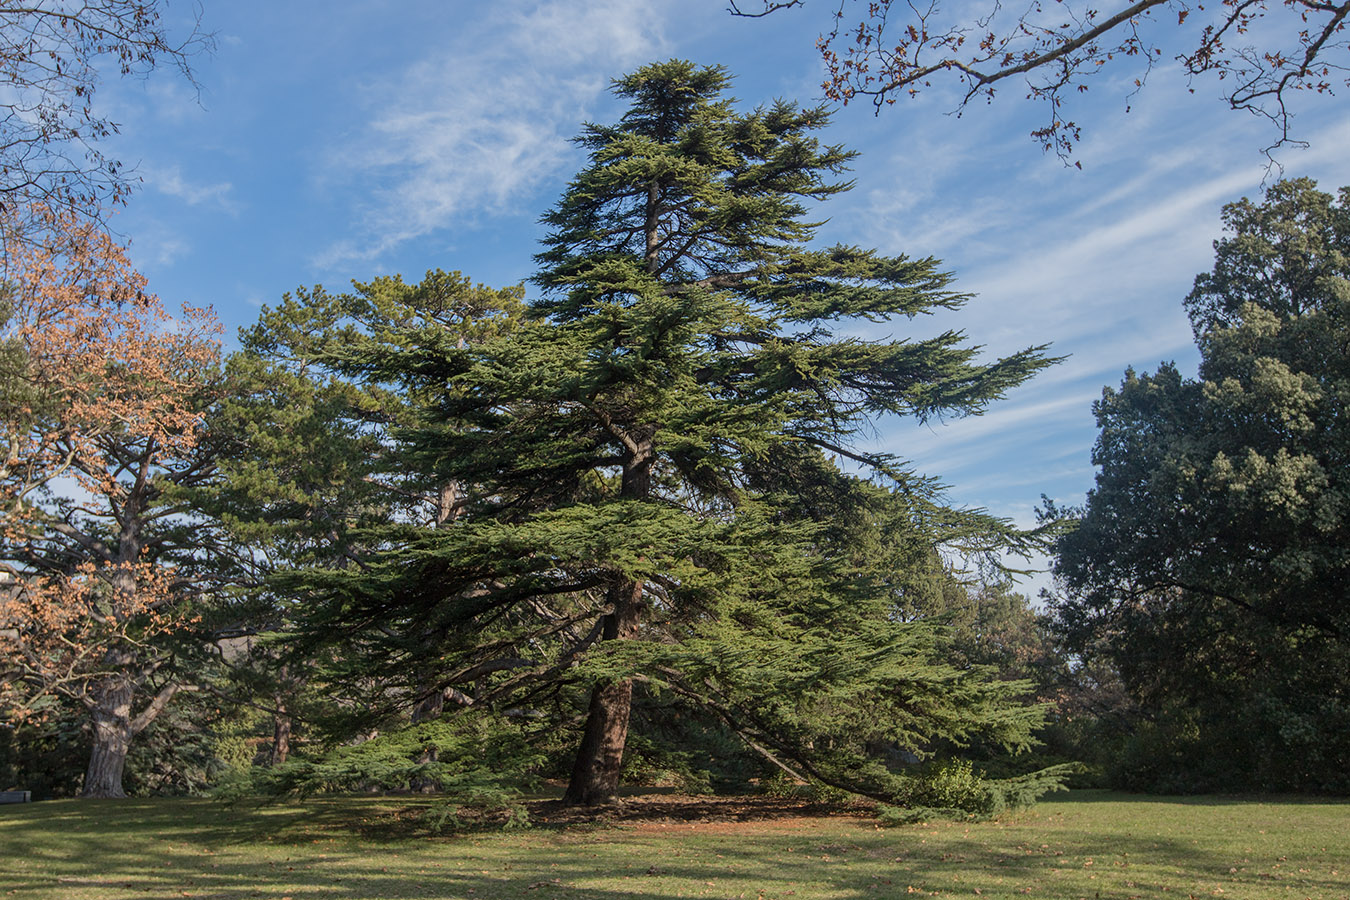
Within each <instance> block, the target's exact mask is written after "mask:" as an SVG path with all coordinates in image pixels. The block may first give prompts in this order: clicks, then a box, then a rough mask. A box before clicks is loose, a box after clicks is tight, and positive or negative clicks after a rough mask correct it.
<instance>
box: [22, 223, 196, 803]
mask: <svg viewBox="0 0 1350 900" xmlns="http://www.w3.org/2000/svg"><path fill="white" fill-rule="evenodd" d="M43 234H45V235H46V236H47V239H48V241H49V243H48V245H47V246H45V247H40V246H35V245H33V244H30V243H24V244H20V245H17V246H15V247H12V248H11V251H10V253H9V254H8V255H7V256H6V257H5V264H6V267H7V271H6V282H5V283H6V285H7V290H8V299H9V303H10V307H11V310H10V318H9V320H8V322H7V323H6V326H5V328H6V333H5V336H4V337H5V342H6V347H7V348H8V349H7V353H8V356H7V361H8V364H9V366H10V371H9V372H8V373H7V374H8V376H9V377H8V379H7V380H6V387H5V392H4V398H3V399H4V405H5V408H4V410H3V423H4V429H5V431H4V447H3V451H4V462H3V466H0V509H3V513H4V519H3V532H0V557H3V558H4V559H5V560H7V561H8V563H9V565H8V566H7V567H6V568H5V571H6V574H7V579H6V582H5V595H4V598H3V602H2V603H0V647H3V651H4V657H3V658H4V668H5V674H4V681H3V697H2V700H3V706H4V711H5V713H6V716H7V717H18V718H19V719H22V718H23V717H26V716H30V715H40V714H41V713H42V711H43V710H44V709H45V708H47V707H48V706H49V705H50V704H51V702H52V698H54V697H57V696H60V697H64V698H66V699H68V700H70V701H73V702H75V703H78V704H79V705H81V706H82V707H83V708H84V709H85V711H86V712H87V715H88V723H89V727H90V729H91V738H92V753H91V757H90V762H89V768H88V772H87V774H86V776H85V782H84V793H85V795H86V796H92V797H105V796H121V795H122V784H121V778H122V769H123V766H124V764H125V759H126V754H127V750H128V747H129V745H130V742H131V739H132V737H133V736H134V735H135V734H136V733H137V732H139V731H141V730H143V729H144V728H145V727H146V726H147V725H149V724H150V723H151V722H152V721H153V720H154V719H155V718H156V717H157V716H158V715H159V714H160V713H161V712H162V711H163V709H164V707H165V705H166V704H167V703H168V702H169V700H170V698H171V697H172V696H173V694H174V693H175V692H176V690H178V688H179V687H180V685H181V683H182V682H181V681H180V680H178V678H177V677H176V676H175V675H173V674H172V673H171V669H172V666H171V662H172V659H173V651H172V649H171V645H170V644H169V643H168V639H169V638H171V637H172V636H173V635H174V634H176V633H177V632H179V631H181V630H182V629H183V628H184V627H185V626H187V625H188V624H190V623H191V621H192V618H193V613H192V610H191V603H190V594H191V592H190V591H189V590H188V586H189V580H188V578H187V573H188V572H190V571H191V568H192V561H193V557H194V556H195V555H196V554H198V553H200V552H201V549H202V548H201V542H200V541H199V540H197V539H196V538H195V537H193V538H191V539H187V540H185V538H187V537H188V535H187V534H185V523H184V521H183V519H182V517H183V516H184V515H185V513H186V512H187V507H186V506H185V505H184V504H183V503H182V502H181V498H179V497H177V495H176V493H175V492H176V491H177V490H178V489H180V488H182V487H183V486H187V485H192V484H195V483H198V482H200V481H201V480H203V479H205V478H209V477H210V475H211V470H212V462H211V454H210V452H209V449H208V448H207V447H206V446H204V445H203V444H202V442H201V439H200V438H201V435H200V425H201V417H202V411H203V410H204V408H205V406H206V404H207V403H208V401H209V390H210V385H211V381H212V378H213V374H214V370H215V366H216V363H217V344H216V342H215V339H214V336H215V333H216V331H217V327H216V324H215V320H214V318H213V317H212V316H211V314H210V313H209V311H206V310H200V309H191V308H186V307H185V308H184V309H183V311H182V314H181V315H180V316H178V317H174V318H171V317H170V316H169V315H168V314H167V312H166V311H165V310H164V308H163V306H162V305H161V304H160V302H159V300H158V299H157V298H155V297H153V296H151V295H148V294H146V293H145V291H144V287H145V281H144V279H143V278H141V277H140V276H139V275H138V274H137V273H136V272H135V271H134V270H132V269H131V267H130V264H129V262H128V261H127V259H126V256H125V254H124V253H123V251H122V249H121V248H120V247H118V246H117V245H115V244H114V243H112V241H111V240H110V239H109V238H108V237H107V236H106V235H105V234H103V233H102V232H101V231H100V230H99V229H97V228H96V227H95V226H94V225H92V224H90V223H88V222H85V223H80V222H77V221H76V220H75V218H74V215H73V214H71V213H64V214H61V215H53V216H52V217H51V220H50V223H49V226H48V227H44V229H43Z"/></svg>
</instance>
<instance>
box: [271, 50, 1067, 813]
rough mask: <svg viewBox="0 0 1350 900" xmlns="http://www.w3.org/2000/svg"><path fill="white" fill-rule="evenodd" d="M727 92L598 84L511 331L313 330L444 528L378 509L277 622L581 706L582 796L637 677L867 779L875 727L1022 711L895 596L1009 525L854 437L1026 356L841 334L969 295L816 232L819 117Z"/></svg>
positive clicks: (518, 695)
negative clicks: (375, 518)
mask: <svg viewBox="0 0 1350 900" xmlns="http://www.w3.org/2000/svg"><path fill="white" fill-rule="evenodd" d="M728 82H729V79H728V76H727V74H726V72H725V71H724V70H723V69H721V68H718V67H710V68H702V67H698V66H695V65H693V64H691V63H688V62H682V61H670V62H665V63H659V64H654V65H650V66H647V67H645V68H643V69H641V70H639V71H637V72H636V73H634V74H632V75H630V76H628V77H625V78H623V79H620V80H618V81H617V82H616V83H615V86H614V87H615V92H616V93H617V94H618V95H619V96H620V97H622V98H625V99H626V100H627V101H628V102H629V104H630V105H629V109H628V111H627V113H626V114H625V115H624V116H623V117H622V119H620V121H619V122H618V123H617V124H614V125H588V126H586V128H585V129H584V131H583V133H582V134H581V136H580V137H579V138H578V139H577V140H578V143H579V144H580V145H581V146H583V147H584V148H586V150H587V151H589V154H590V155H589V163H588V165H587V167H586V168H585V169H584V170H583V171H582V172H581V173H580V174H579V175H578V176H577V178H576V180H575V181H574V182H573V183H572V184H571V185H570V186H569V187H568V189H567V190H566V192H565V193H564V195H563V197H562V198H561V200H559V202H558V203H557V205H556V206H555V207H554V208H553V209H552V210H550V211H549V212H548V213H547V215H546V216H545V217H544V222H545V223H546V224H547V226H548V228H549V232H548V236H547V238H546V240H545V242H544V248H543V250H542V252H541V253H540V254H539V256H538V261H539V263H540V266H541V269H540V271H539V273H538V275H537V277H536V279H535V282H536V284H537V285H538V287H539V288H541V289H542V296H541V297H540V298H539V299H537V300H535V301H534V302H533V303H532V305H531V306H530V315H529V316H527V317H526V319H525V320H524V321H523V322H521V323H520V324H519V325H518V326H517V327H515V328H513V329H511V330H510V331H509V332H508V333H506V334H504V335H500V336H496V337H490V338H487V339H484V340H481V341H476V342H465V341H463V340H462V339H456V337H455V336H454V335H452V334H449V333H448V332H447V331H446V330H445V329H440V328H436V327H434V325H433V326H431V327H424V326H422V325H415V324H410V325H409V327H408V328H407V329H405V330H403V331H402V332H399V333H398V334H397V336H396V339H394V340H391V341H387V342H385V344H384V345H383V346H376V345H372V344H370V343H365V344H361V343H360V342H353V343H349V344H347V345H346V346H343V347H334V348H331V349H330V351H329V352H328V354H327V359H328V361H329V363H330V364H331V365H334V366H336V367H337V368H339V369H341V370H343V371H346V372H348V373H366V374H367V375H368V374H369V373H371V372H379V373H382V374H381V376H380V377H384V378H392V379H401V380H402V382H403V383H404V384H405V385H407V386H408V389H409V396H412V397H415V398H417V400H418V403H419V405H420V413H419V415H418V416H417V420H416V422H415V424H413V425H412V426H411V427H408V428H405V429H402V430H401V431H398V432H396V436H397V438H398V440H399V441H400V442H401V443H402V447H403V450H402V452H403V454H404V456H403V459H404V460H406V461H407V462H406V464H407V465H410V466H415V467H418V468H419V470H420V471H423V472H426V473H428V474H430V475H432V476H434V477H433V479H432V481H433V482H439V483H447V484H455V485H457V486H458V489H459V490H460V492H461V495H462V498H463V499H462V500H461V501H460V506H459V509H460V512H461V514H460V515H459V516H458V518H457V519H456V520H455V521H454V522H453V523H450V526H449V527H444V525H443V527H414V526H413V525H412V524H410V523H404V524H403V525H401V526H400V527H399V530H398V533H397V534H394V532H393V531H388V532H385V533H384V535H383V537H382V538H381V539H380V540H377V541H371V543H370V546H371V547H372V548H378V549H373V550H372V552H371V553H370V554H369V555H368V556H367V557H366V558H365V559H363V561H362V564H361V565H360V566H359V567H347V568H345V569H341V570H338V569H328V570H315V571H309V572H307V573H304V574H303V575H302V576H298V577H297V578H296V580H295V582H294V587H295V588H296V589H298V590H300V591H301V593H302V594H303V595H304V596H305V597H306V598H307V603H306V604H305V605H304V607H303V608H304V609H305V610H307V614H306V618H305V620H304V621H303V622H302V623H301V625H300V628H301V630H302V632H303V633H304V634H305V635H306V636H307V637H308V638H309V639H311V640H314V641H328V642H330V643H331V642H339V641H340V642H342V643H343V646H347V647H352V646H357V645H358V644H357V643H356V641H357V639H358V637H359V646H360V647H362V648H363V652H364V653H367V654H368V657H367V658H368V659H369V660H371V661H372V662H374V663H375V664H376V665H378V666H380V667H383V671H385V672H389V671H392V670H399V671H403V672H419V673H424V675H423V676H422V680H421V681H420V682H419V683H418V684H417V685H416V686H415V689H414V686H411V685H410V686H409V690H410V694H409V700H410V702H413V701H418V700H425V699H426V698H427V697H428V696H431V695H433V694H434V695H436V696H439V697H444V698H445V700H446V701H447V702H450V701H453V703H452V704H451V705H458V706H460V707H468V708H471V709H489V710H492V709H495V710H499V711H502V712H505V713H507V714H508V715H507V718H508V719H513V720H515V721H518V722H525V723H531V722H533V723H544V724H545V729H546V731H548V732H549V733H558V730H559V729H560V728H561V729H562V733H568V729H577V728H579V731H580V735H579V742H580V746H579V749H578V750H577V753H576V757H575V764H574V766H573V769H572V773H571V780H570V784H569V787H568V789H567V793H566V798H567V800H568V801H569V802H572V803H576V804H587V805H592V804H601V803H605V802H608V801H610V800H611V799H612V798H613V797H614V794H615V790H616V788H617V786H618V783H619V780H620V776H621V773H622V770H623V761H624V751H625V746H626V742H627V735H628V731H629V727H630V717H631V715H632V710H633V708H634V698H635V695H636V696H638V697H639V698H648V699H652V698H658V699H660V700H661V701H662V702H664V703H666V704H667V705H666V707H665V708H666V709H667V710H670V709H675V710H677V711H683V712H680V713H679V714H682V715H699V716H703V717H706V719H707V720H708V721H712V722H715V723H716V724H717V726H718V727H720V728H723V729H727V730H729V731H730V732H734V733H735V734H736V735H738V736H739V739H740V740H741V741H742V742H743V743H744V745H745V746H746V747H747V748H749V749H750V750H752V751H753V752H754V753H756V754H759V755H760V756H761V757H762V758H763V759H765V760H766V761H768V763H770V764H773V765H776V766H779V767H781V768H784V769H787V770H789V771H791V772H793V773H794V774H798V775H806V776H810V777H812V778H815V779H819V780H822V781H826V782H829V783H834V784H840V785H842V786H846V787H849V788H850V789H854V790H863V791H867V792H869V793H873V794H875V795H877V796H891V797H893V796H896V795H897V794H898V793H899V791H897V790H896V785H895V783H894V776H892V775H890V774H889V773H888V772H887V771H886V770H885V769H884V767H882V766H880V765H879V764H877V763H876V762H875V761H872V760H871V759H870V757H869V756H868V753H867V751H868V750H869V748H871V749H875V748H876V747H877V746H882V745H887V744H895V743H898V744H899V745H900V746H902V747H905V748H910V749H913V750H914V751H916V752H918V753H920V754H922V753H923V752H924V751H925V749H926V748H929V747H931V746H934V745H935V743H936V742H937V741H939V740H941V739H946V740H948V741H954V742H957V743H960V742H961V741H963V740H964V739H966V738H969V737H970V736H972V735H974V734H976V733H980V734H982V735H984V736H986V737H990V738H992V739H994V740H998V741H1003V742H1004V743H1006V744H1008V745H1010V746H1011V745H1019V744H1023V743H1025V742H1026V740H1027V739H1028V737H1029V733H1030V729H1031V727H1032V726H1033V724H1034V722H1035V720H1036V719H1037V717H1038V715H1039V713H1038V711H1037V710H1036V709H1035V708H1034V707H1027V706H1025V705H1022V704H1021V703H1020V702H1019V701H1018V700H1017V698H1016V695H1017V692H1018V689H1019V686H1018V685H1017V684H1015V683H1007V682H1002V683H1000V682H997V681H995V680H993V679H991V678H989V677H988V674H987V673H986V672H983V671H981V670H979V669H964V670H958V669H956V668H953V667H950V666H947V665H945V664H943V663H941V662H940V661H938V660H936V659H934V653H933V632H932V631H931V630H930V628H929V626H927V625H924V624H914V623H911V624H904V623H903V622H902V621H901V617H900V616H898V615H895V604H896V603H897V602H898V600H899V599H900V595H901V594H902V593H903V592H904V590H905V575H906V570H905V567H906V566H912V565H914V564H915V561H916V560H917V561H921V563H922V565H924V566H929V565H931V561H932V553H933V548H934V547H935V546H936V545H939V544H941V543H943V542H952V543H960V542H962V541H970V542H981V543H982V544H983V545H988V544H989V543H998V542H999V541H1000V540H1003V539H1005V538H1008V537H1010V535H1011V530H1010V529H1009V528H1008V527H1007V526H1006V525H1005V524H1004V523H1001V522H998V521H995V520H992V519H989V518H987V517H982V516H978V515H971V514H960V513H957V512H955V511H952V510H949V509H946V508H944V507H942V506H941V505H940V504H939V503H938V502H937V501H936V499H935V498H934V496H932V494H931V491H930V490H929V488H928V483H927V482H926V481H924V480H923V479H920V478H917V477H915V476H912V475H910V474H909V473H908V472H907V471H906V470H905V468H904V466H903V465H902V464H901V463H900V462H899V461H898V460H897V459H896V458H894V457H892V456H890V455H888V454H885V453H880V452H874V451H871V450H869V449H866V448H865V447H863V446H862V440H861V439H862V438H863V437H865V436H866V435H868V434H870V428H871V427H872V425H873V423H875V422H876V421H877V420H878V418H880V417H883V416H888V415H910V416H916V417H918V418H920V419H922V418H925V417H929V416H934V415H939V414H954V415H962V414H969V413H977V412H979V411H980V410H981V409H983V408H984V406H985V405H986V404H988V403H989V402H991V401H993V400H995V399H997V398H999V397H1000V396H1002V395H1003V394H1004V392H1006V391H1007V390H1008V389H1010V388H1011V387H1013V386H1015V385H1017V384H1018V383H1020V382H1021V381H1023V380H1024V379H1026V378H1027V377H1029V376H1030V375H1031V374H1033V373H1034V372H1035V371H1037V370H1038V369H1040V368H1041V367H1043V366H1045V365H1047V364H1048V362H1049V360H1048V359H1047V358H1046V356H1045V355H1044V352H1043V350H1044V348H1039V347H1036V348H1029V349H1028V350H1026V351H1023V352H1021V353H1018V354H1014V355H1012V356H1010V357H1007V358H1003V359H998V360H994V361H992V362H988V363H981V362H978V361H977V360H976V354H977V348H975V347H973V346H971V345H969V344H968V343H966V342H965V340H964V338H963V336H962V335H960V334H957V333H946V334H942V335H940V336H937V337H935V338H932V339H928V340H913V341H910V340H898V339H897V340H879V341H864V340H861V339H858V338H856V337H852V336H850V332H851V330H852V329H853V328H854V326H856V325H857V324H858V323H859V322H860V321H866V322H871V323H887V322H890V321H891V320H892V319H893V318H895V317H912V316H915V315H919V314H921V313H924V312H925V311H928V310H931V309H933V308H935V307H948V308H950V307H956V306H959V305H960V304H961V302H962V301H963V299H964V298H963V296H962V295H960V294H958V293H955V292H953V291H952V290H951V289H950V285H949V277H948V276H947V275H946V274H945V273H943V272H942V271H941V269H940V268H939V264H938V263H937V262H936V261H935V260H933V259H909V258H907V257H903V256H901V257H886V256H882V255H880V254H878V253H876V252H874V251H870V250H864V249H859V248H856V247H849V246H834V247H828V248H815V247H813V246H812V245H811V240H812V237H813V234H814V232H815V230H816V224H815V223H813V221H812V219H811V218H810V214H809V211H808V205H809V204H811V203H813V202H814V201H818V200H824V199H826V198H828V197H830V196H831V195H833V194H836V193H838V192H840V191H843V190H846V189H847V188H848V187H849V183H848V182H847V181H844V180H842V173H843V172H844V170H845V167H846V165H847V163H848V161H849V159H850V158H851V154H850V153H849V152H847V151H845V150H843V149H842V148H840V147H837V146H831V145H828V144H822V143H820V142H819V140H818V139H817V138H816V137H815V136H814V135H815V133H816V132H817V131H818V130H819V129H820V128H822V127H823V126H824V125H825V124H826V122H827V118H828V117H827V115H826V112H825V110H824V109H822V108H806V109H801V108H798V107H796V106H794V105H792V104H789V103H784V102H778V103H774V104H772V105H769V106H766V107H761V108H757V109H755V110H753V111H751V112H738V111H737V110H736V109H735V106H734V103H733V101H732V100H731V99H730V98H728V97H727V96H726V94H725V91H726V89H727V87H728ZM841 466H847V467H848V471H845V470H844V469H843V468H841ZM855 471H857V472H862V473H863V475H864V476H869V477H874V478H875V479H876V482H875V483H874V482H872V481H868V480H866V478H865V477H863V476H860V475H855V474H850V473H851V472H855ZM425 673H432V674H431V675H430V677H427V676H426V675H425Z"/></svg>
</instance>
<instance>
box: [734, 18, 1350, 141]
mask: <svg viewBox="0 0 1350 900" xmlns="http://www.w3.org/2000/svg"><path fill="white" fill-rule="evenodd" d="M806 5H807V3H806V0H731V11H732V13H733V14H735V15H739V16H749V17H759V16H765V15H769V14H770V13H775V12H778V11H779V10H783V9H787V8H790V7H796V6H806ZM822 5H823V6H825V7H827V9H828V13H827V15H828V17H829V21H828V25H826V26H825V27H824V30H823V33H822V34H821V36H820V39H819V40H818V41H817V42H816V46H817V48H818V49H819V51H820V54H821V56H822V57H823V59H824V62H825V66H826V70H827V74H826V77H825V82H824V88H825V94H826V96H827V97H829V98H830V99H833V100H840V101H843V102H844V103H848V102H850V101H852V100H855V99H857V98H859V97H865V98H867V99H869V100H871V101H872V103H873V104H875V106H876V108H877V110H878V111H880V110H881V109H882V108H883V107H886V106H890V105H892V104H894V103H895V102H896V101H897V100H900V99H902V98H906V97H915V96H917V95H918V94H920V93H922V92H924V91H927V90H929V89H930V88H932V87H933V86H934V85H936V84H943V83H954V86H955V87H957V89H958V92H959V93H958V96H959V98H960V99H959V101H958V108H959V109H962V110H964V109H965V108H966V106H967V105H968V104H969V103H970V102H971V101H973V100H980V101H982V102H991V101H992V100H993V99H994V95H995V94H996V93H997V92H998V91H999V89H1001V88H1004V87H1013V86H1014V85H1015V86H1016V87H1013V89H1014V90H1016V91H1018V92H1021V91H1025V96H1026V97H1027V99H1036V100H1040V101H1043V102H1044V103H1045V104H1046V105H1047V107H1048V116H1047V119H1048V121H1047V122H1046V124H1045V125H1044V126H1042V127H1040V128H1038V129H1036V130H1034V131H1033V132H1032V133H1031V134H1032V137H1033V138H1035V139H1036V140H1037V141H1038V142H1040V143H1041V145H1042V146H1043V147H1044V148H1045V149H1046V150H1051V149H1053V150H1054V151H1055V152H1057V153H1058V154H1059V155H1060V156H1062V157H1065V158H1066V159H1067V158H1069V157H1070V156H1071V155H1072V152H1073V146H1074V144H1075V143H1077V142H1078V139H1079V134H1080V129H1079V126H1078V125H1077V124H1075V123H1074V121H1073V120H1072V119H1071V118H1069V115H1070V112H1069V106H1070V105H1071V103H1070V100H1071V98H1072V97H1073V96H1075V95H1076V94H1079V93H1082V92H1084V91H1086V90H1088V87H1089V86H1090V85H1091V84H1092V78H1093V76H1094V75H1096V74H1098V73H1099V72H1107V71H1110V70H1112V69H1113V68H1118V67H1121V66H1130V65H1133V66H1134V73H1133V75H1132V76H1131V81H1132V90H1138V89H1140V88H1142V87H1143V86H1144V82H1145V81H1146V80H1147V78H1148V76H1149V74H1150V73H1151V72H1152V70H1153V67H1154V66H1155V65H1157V64H1158V63H1159V62H1160V61H1161V60H1162V58H1163V53H1164V51H1165V49H1166V48H1169V47H1173V46H1177V45H1180V46H1181V47H1182V48H1184V49H1182V50H1181V52H1180V53H1178V54H1177V56H1176V62H1178V63H1179V64H1180V65H1181V68H1182V70H1183V71H1184V72H1185V73H1186V74H1187V75H1189V76H1191V77H1192V78H1196V77H1201V76H1212V77H1214V78H1216V79H1217V80H1219V81H1221V82H1226V83H1227V84H1228V88H1227V91H1226V92H1225V94H1224V98H1225V100H1226V101H1227V103H1228V105H1229V106H1230V107H1232V108H1233V109H1235V110H1245V111H1247V112H1251V113H1255V114H1257V115H1260V116H1264V117H1265V118H1267V119H1269V120H1270V121H1271V122H1272V123H1273V124H1274V126H1275V139H1274V141H1273V142H1272V144H1271V145H1270V146H1269V147H1267V148H1266V150H1267V152H1269V151H1270V150H1274V149H1275V148H1277V147H1280V146H1283V145H1284V144H1285V143H1286V142H1289V141H1291V140H1293V139H1294V138H1293V137H1292V135H1291V133H1290V125H1291V120H1292V115H1291V112H1290V106H1291V105H1292V104H1293V102H1294V101H1295V95H1297V94H1298V93H1300V92H1307V93H1313V94H1327V95H1330V94H1332V93H1334V91H1335V90H1336V88H1337V87H1338V86H1341V85H1344V84H1347V83H1350V80H1348V79H1347V74H1348V73H1350V66H1347V59H1346V51H1347V49H1350V42H1348V39H1347V30H1346V18H1347V16H1350V2H1344V0H1342V2H1334V0H1333V2H1322V0H1286V2H1285V3H1282V4H1276V5H1273V6H1272V5H1268V4H1266V3H1253V2H1240V0H1225V2H1223V3H1212V4H1209V5H1208V6H1206V5H1205V4H1200V3H1189V2H1183V0H1133V2H1121V3H1119V4H1116V5H1113V6H1106V7H1104V8H1103V7H1097V6H1094V5H1092V4H1085V5H1079V4H1076V3H1073V2H1071V0H1059V2H1057V3H1055V4H1048V5H1044V6H1042V5H1041V4H1031V5H1030V6H1028V7H1026V8H1023V7H1017V8H1012V7H1004V6H1003V5H1002V4H1000V3H998V2H990V3H987V4H983V5H975V6H949V7H944V6H943V5H942V4H940V3H926V4H924V3H920V4H914V3H906V4H900V3H896V2H894V0H869V2H868V3H866V4H862V3H860V2H858V0H833V2H827V3H823V4H822ZM1174 19H1175V21H1174Z"/></svg>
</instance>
